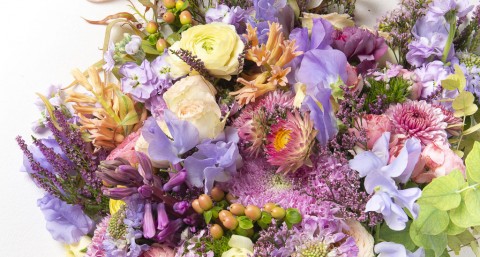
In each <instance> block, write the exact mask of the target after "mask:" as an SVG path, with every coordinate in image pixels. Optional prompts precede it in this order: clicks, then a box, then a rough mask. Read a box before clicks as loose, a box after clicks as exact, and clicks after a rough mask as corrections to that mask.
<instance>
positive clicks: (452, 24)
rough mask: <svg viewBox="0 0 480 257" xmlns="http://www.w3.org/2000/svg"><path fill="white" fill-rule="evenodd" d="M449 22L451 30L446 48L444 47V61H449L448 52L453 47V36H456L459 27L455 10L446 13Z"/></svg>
mask: <svg viewBox="0 0 480 257" xmlns="http://www.w3.org/2000/svg"><path fill="white" fill-rule="evenodd" d="M445 17H446V19H447V21H448V23H449V24H450V31H449V32H448V39H447V44H446V45H445V48H444V49H443V56H442V62H443V63H445V62H447V57H448V54H449V53H450V48H451V47H452V43H453V38H454V37H455V32H456V29H457V16H456V15H455V13H453V12H449V13H447V14H446V15H445Z"/></svg>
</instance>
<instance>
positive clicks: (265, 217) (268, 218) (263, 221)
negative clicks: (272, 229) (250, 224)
mask: <svg viewBox="0 0 480 257" xmlns="http://www.w3.org/2000/svg"><path fill="white" fill-rule="evenodd" d="M270 223H272V215H270V213H268V212H266V211H262V216H261V217H260V219H259V220H258V221H257V224H258V225H259V226H260V227H261V228H263V229H266V228H267V227H268V225H270Z"/></svg>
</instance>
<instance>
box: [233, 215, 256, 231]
mask: <svg viewBox="0 0 480 257" xmlns="http://www.w3.org/2000/svg"><path fill="white" fill-rule="evenodd" d="M237 221H238V226H239V227H240V228H242V229H245V230H247V229H251V228H253V222H252V220H251V219H250V218H248V217H247V216H238V217H237Z"/></svg>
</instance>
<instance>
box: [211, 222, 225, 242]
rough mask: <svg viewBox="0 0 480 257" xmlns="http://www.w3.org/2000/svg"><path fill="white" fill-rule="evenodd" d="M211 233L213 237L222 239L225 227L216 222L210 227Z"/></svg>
mask: <svg viewBox="0 0 480 257" xmlns="http://www.w3.org/2000/svg"><path fill="white" fill-rule="evenodd" d="M210 234H211V235H212V237H213V239H220V238H222V236H223V228H222V227H221V226H220V225H218V224H214V225H213V226H211V227H210Z"/></svg>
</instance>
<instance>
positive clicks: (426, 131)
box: [386, 101, 447, 146]
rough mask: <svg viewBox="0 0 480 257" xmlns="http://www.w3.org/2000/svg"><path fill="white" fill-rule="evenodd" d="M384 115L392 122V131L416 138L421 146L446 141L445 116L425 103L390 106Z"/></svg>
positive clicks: (415, 102) (438, 109)
mask: <svg viewBox="0 0 480 257" xmlns="http://www.w3.org/2000/svg"><path fill="white" fill-rule="evenodd" d="M386 115H387V116H388V117H389V118H390V121H391V122H392V130H393V132H394V133H396V134H403V135H405V136H406V137H407V138H411V137H416V138H418V139H419V140H420V141H421V142H422V144H423V145H424V146H425V145H428V144H430V143H432V142H434V141H438V140H440V141H444V142H445V141H446V140H447V132H446V131H445V129H446V128H447V123H446V122H445V121H444V120H445V115H444V114H443V113H442V110H441V109H440V108H437V107H435V106H433V105H431V104H429V103H427V102H425V101H408V102H405V103H402V104H397V105H393V106H391V107H390V108H389V109H388V110H387V112H386Z"/></svg>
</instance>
